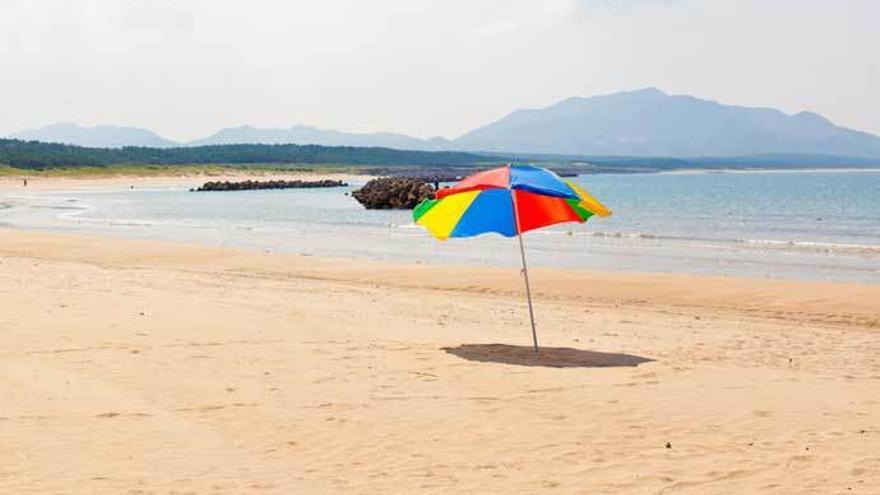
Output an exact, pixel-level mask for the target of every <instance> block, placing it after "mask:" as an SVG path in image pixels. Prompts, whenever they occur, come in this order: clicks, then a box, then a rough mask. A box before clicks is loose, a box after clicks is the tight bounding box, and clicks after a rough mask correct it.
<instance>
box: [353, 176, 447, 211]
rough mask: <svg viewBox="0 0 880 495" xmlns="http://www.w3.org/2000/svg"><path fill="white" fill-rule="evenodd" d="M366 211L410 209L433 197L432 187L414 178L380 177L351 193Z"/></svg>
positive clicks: (422, 180)
mask: <svg viewBox="0 0 880 495" xmlns="http://www.w3.org/2000/svg"><path fill="white" fill-rule="evenodd" d="M351 195H352V196H354V199H356V200H358V202H359V203H360V204H362V205H364V207H365V208H367V209H368V210H387V209H412V208H415V207H416V205H418V204H419V203H421V202H422V201H424V200H425V199H428V198H433V197H434V187H433V186H431V185H430V184H428V183H427V182H425V180H424V179H418V178H414V177H381V178H378V179H373V180H371V181H369V182H367V183H366V184H364V187H362V188H360V189H358V190H357V191H354V192H352V193H351Z"/></svg>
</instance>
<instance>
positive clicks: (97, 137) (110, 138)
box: [10, 122, 179, 148]
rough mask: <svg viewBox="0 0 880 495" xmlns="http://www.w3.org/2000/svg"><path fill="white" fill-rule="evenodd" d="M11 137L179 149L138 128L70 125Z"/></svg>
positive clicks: (119, 146)
mask: <svg viewBox="0 0 880 495" xmlns="http://www.w3.org/2000/svg"><path fill="white" fill-rule="evenodd" d="M10 137H12V138H14V139H21V140H24V141H42V142H44V143H59V144H71V145H77V146H90V147H94V148H121V147H123V146H145V147H149V148H169V147H172V146H179V143H176V142H174V141H171V140H168V139H165V138H162V137H161V136H159V135H158V134H156V133H155V132H153V131H149V130H147V129H141V128H139V127H120V126H115V125H99V126H96V127H84V126H80V125H77V124H73V123H67V122H65V123H60V124H52V125H49V126H46V127H41V128H39V129H28V130H25V131H21V132H16V133H15V134H12V135H11V136H10Z"/></svg>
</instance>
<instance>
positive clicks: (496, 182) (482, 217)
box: [413, 164, 611, 352]
mask: <svg viewBox="0 0 880 495" xmlns="http://www.w3.org/2000/svg"><path fill="white" fill-rule="evenodd" d="M435 196H436V197H435V199H427V200H425V201H423V202H422V203H421V204H419V205H418V206H416V208H415V209H414V210H413V220H414V221H415V223H416V224H418V225H421V226H423V227H425V228H427V229H428V231H429V232H431V234H433V235H434V237H436V238H438V239H440V240H446V239H449V238H450V237H472V236H475V235H480V234H485V233H489V232H494V233H496V234H501V235H503V236H505V237H513V236H516V237H517V239H518V240H519V253H520V257H521V258H522V266H523V267H522V274H523V279H524V281H525V287H526V299H527V300H528V303H529V319H530V320H531V323H532V341H533V342H534V346H535V352H538V334H537V332H536V331H535V313H534V311H533V309H532V292H531V288H530V287H529V270H528V267H527V266H526V252H525V247H524V246H523V240H522V233H523V232H528V231H530V230H535V229H538V228H541V227H546V226H549V225H555V224H558V223H563V222H586V221H587V219H589V218H590V217H591V216H593V215H599V216H600V217H605V216H608V215H610V214H611V211H610V210H609V209H608V208H605V206H603V205H602V203H600V202H599V201H597V200H596V199H595V198H593V197H592V196H590V194H589V193H587V192H586V191H585V190H583V189H582V188H580V187H578V186H577V185H576V184H574V183H573V182H572V181H570V180H566V179H563V178H562V177H559V176H558V175H557V174H556V173H554V172H552V171H550V170H547V169H545V168H540V167H534V166H530V165H511V164H507V165H506V166H504V167H499V168H495V169H492V170H486V171H483V172H478V173H476V174H474V175H471V176H468V177H466V178H464V179H462V180H461V181H459V182H458V183H457V184H455V185H454V186H452V187H448V188H443V189H440V190H438V191H437V193H436V195H435Z"/></svg>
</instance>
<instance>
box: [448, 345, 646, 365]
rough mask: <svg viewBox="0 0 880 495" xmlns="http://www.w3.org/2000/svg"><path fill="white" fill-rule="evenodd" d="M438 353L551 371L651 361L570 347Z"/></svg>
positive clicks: (486, 348)
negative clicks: (543, 368) (537, 367)
mask: <svg viewBox="0 0 880 495" xmlns="http://www.w3.org/2000/svg"><path fill="white" fill-rule="evenodd" d="M441 349H442V350H444V351H446V352H448V353H449V354H452V355H454V356H458V357H460V358H462V359H467V360H468V361H479V362H484V363H502V364H515V365H519V366H546V367H550V368H609V367H618V366H629V367H635V366H638V365H640V364H642V363H649V362H652V361H654V360H653V359H650V358H646V357H641V356H635V355H632V354H618V353H611V352H598V351H587V350H583V349H573V348H571V347H541V348H540V351H539V352H538V353H535V349H534V348H533V347H531V346H521V345H506V344H461V345H459V346H458V347H443V348H441Z"/></svg>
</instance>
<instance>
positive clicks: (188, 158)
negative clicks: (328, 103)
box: [0, 139, 487, 170]
mask: <svg viewBox="0 0 880 495" xmlns="http://www.w3.org/2000/svg"><path fill="white" fill-rule="evenodd" d="M486 160H487V158H486V157H483V156H479V155H475V154H471V153H461V152H454V151H438V152H431V151H408V150H396V149H390V148H356V147H351V146H317V145H303V146H300V145H295V144H271V145H270V144H231V145H218V146H194V147H190V148H168V149H159V148H142V147H125V148H114V149H108V148H84V147H81V146H70V145H65V144H54V143H42V142H37V141H19V140H16V139H0V163H3V164H6V165H9V166H11V167H15V168H19V169H27V170H45V169H54V168H73V167H99V168H100V167H111V166H112V167H117V166H132V165H135V166H138V167H148V166H168V165H206V164H218V163H219V164H229V165H262V166H266V165H272V164H276V165H277V164H294V165H317V164H328V163H338V164H344V165H361V166H370V165H372V166H376V165H382V166H432V167H435V166H436V167H443V166H473V165H476V164H478V163H480V162H483V161H486Z"/></svg>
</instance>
